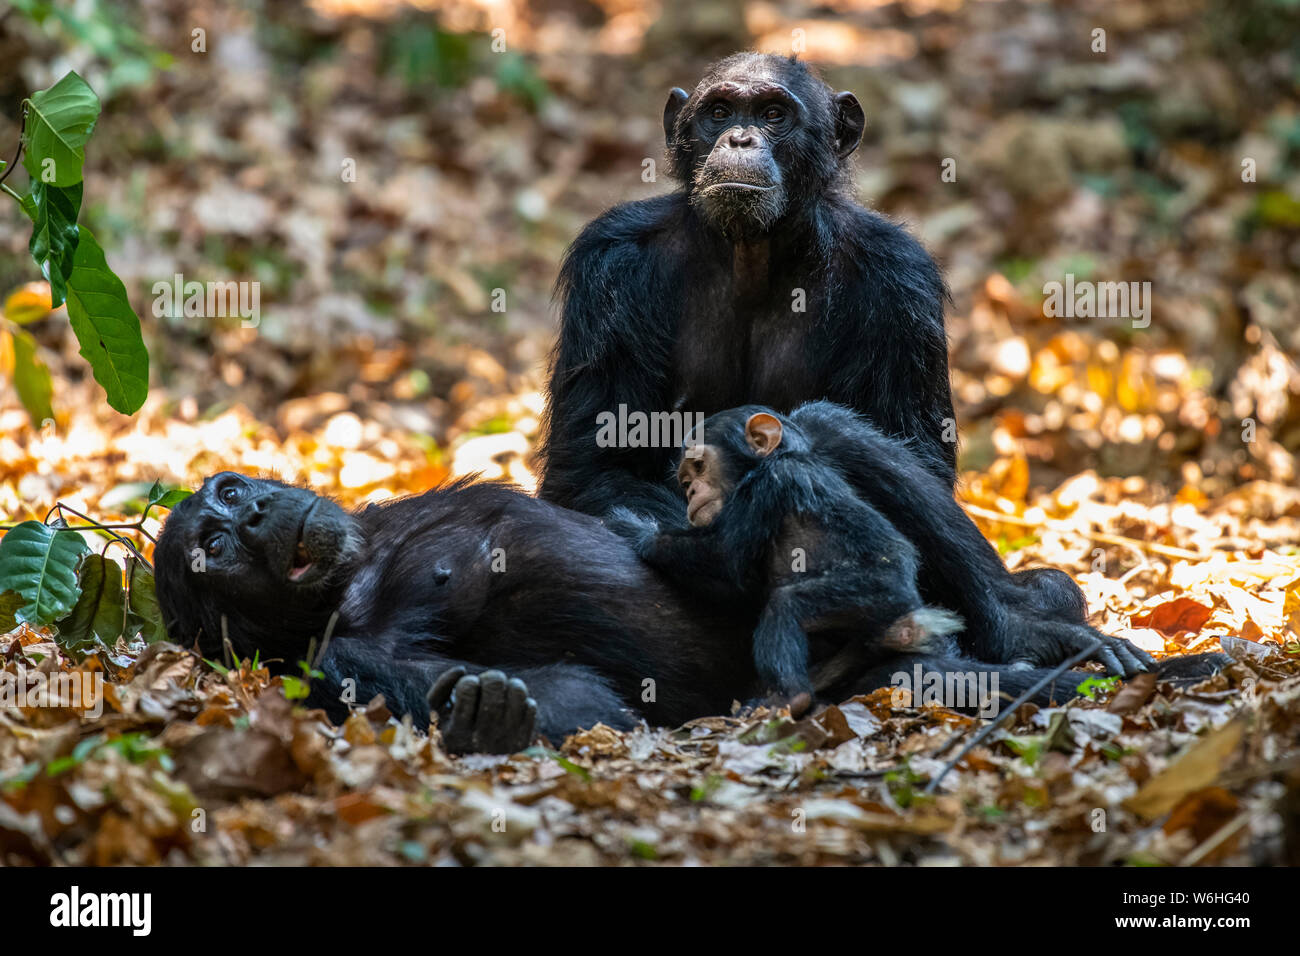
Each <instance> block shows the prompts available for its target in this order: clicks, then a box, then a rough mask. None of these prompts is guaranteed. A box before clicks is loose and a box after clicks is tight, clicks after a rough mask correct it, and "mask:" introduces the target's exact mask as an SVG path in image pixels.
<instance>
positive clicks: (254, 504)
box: [244, 496, 271, 531]
mask: <svg viewBox="0 0 1300 956" xmlns="http://www.w3.org/2000/svg"><path fill="white" fill-rule="evenodd" d="M270 510H271V499H270V498H269V497H266V496H263V497H261V498H254V499H253V500H252V501H250V502H249V503H248V504H247V505H246V506H245V508H244V527H245V528H247V529H248V530H249V531H252V530H253V529H254V528H256V527H257V526H258V525H259V524H261V523H262V518H263V516H265V515H266V513H267V512H268V511H270Z"/></svg>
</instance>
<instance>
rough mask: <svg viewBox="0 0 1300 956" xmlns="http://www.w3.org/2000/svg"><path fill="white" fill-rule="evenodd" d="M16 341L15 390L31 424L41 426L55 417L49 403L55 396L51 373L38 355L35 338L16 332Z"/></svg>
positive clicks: (19, 330) (52, 407) (16, 330)
mask: <svg viewBox="0 0 1300 956" xmlns="http://www.w3.org/2000/svg"><path fill="white" fill-rule="evenodd" d="M13 338H14V389H15V390H16V391H17V392H18V400H19V401H20V402H22V403H23V408H25V409H27V414H28V415H29V416H30V417H31V420H32V424H34V425H36V426H37V427H40V424H41V422H43V421H45V420H46V419H47V418H53V417H54V406H53V405H51V404H50V398H51V397H52V396H53V395H54V384H53V382H51V380H50V370H49V368H47V367H46V365H45V363H44V362H42V361H41V360H40V358H39V357H38V356H37V354H36V340H35V339H34V338H32V337H31V336H30V335H28V334H27V333H26V332H24V331H22V330H21V329H14V330H13Z"/></svg>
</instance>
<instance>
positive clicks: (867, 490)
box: [791, 402, 1151, 676]
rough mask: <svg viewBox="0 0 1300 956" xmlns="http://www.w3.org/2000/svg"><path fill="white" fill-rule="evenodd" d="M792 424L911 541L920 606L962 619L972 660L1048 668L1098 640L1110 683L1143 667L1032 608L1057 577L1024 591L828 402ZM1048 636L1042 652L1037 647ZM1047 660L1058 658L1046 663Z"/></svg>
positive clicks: (933, 495)
mask: <svg viewBox="0 0 1300 956" xmlns="http://www.w3.org/2000/svg"><path fill="white" fill-rule="evenodd" d="M791 417H792V418H793V419H794V420H795V421H796V422H797V423H798V424H800V425H801V426H803V427H804V428H806V429H807V430H808V432H809V433H810V434H812V435H813V436H814V442H815V444H816V445H817V447H818V448H819V449H820V450H821V451H822V452H823V453H824V454H826V455H827V456H828V457H829V458H830V459H831V460H832V461H833V462H835V464H836V465H837V466H838V467H839V468H840V469H841V470H842V472H843V474H844V476H845V478H846V480H848V481H849V482H850V484H852V485H853V487H854V489H855V490H856V491H857V492H858V493H859V494H860V495H861V496H862V497H863V498H864V499H865V500H866V501H868V502H869V503H870V504H871V505H872V506H873V507H875V508H876V509H877V510H878V511H880V512H881V513H882V514H884V515H885V517H887V518H888V519H889V520H890V521H891V522H893V524H894V526H895V527H896V528H898V529H899V530H900V531H902V532H903V533H904V534H906V535H907V537H908V538H909V539H911V541H912V543H913V544H914V545H915V546H916V549H917V551H918V552H919V553H920V556H921V570H920V582H921V593H922V596H923V597H925V598H926V600H927V601H930V602H931V603H934V604H938V605H941V606H943V607H947V608H950V609H952V610H955V611H957V612H959V613H960V614H961V615H962V617H963V618H964V619H965V621H966V632H965V634H964V635H963V637H962V648H963V650H965V651H966V652H967V653H969V654H970V655H971V656H973V657H976V658H979V659H981V660H987V661H997V662H1005V663H1011V662H1013V661H1029V662H1034V663H1042V664H1054V663H1060V661H1062V660H1064V659H1065V658H1066V657H1068V656H1070V654H1072V653H1077V652H1078V651H1080V650H1083V648H1085V647H1087V646H1088V644H1089V643H1090V642H1091V641H1092V640H1094V639H1096V638H1098V637H1102V638H1103V639H1104V641H1103V646H1104V648H1105V649H1106V652H1107V653H1106V654H1105V655H1103V654H1098V659H1099V660H1104V661H1105V663H1106V665H1107V667H1109V668H1112V669H1114V670H1115V672H1116V673H1118V674H1120V675H1122V676H1129V675H1131V674H1135V673H1138V672H1140V671H1142V670H1145V669H1147V668H1148V667H1150V665H1151V659H1150V657H1149V656H1148V655H1147V654H1145V653H1144V652H1142V651H1141V650H1139V649H1138V648H1136V647H1134V646H1133V645H1132V644H1130V643H1129V642H1128V641H1125V640H1123V639H1121V638H1114V637H1106V636H1104V635H1102V634H1100V632H1098V631H1095V630H1093V629H1091V628H1088V627H1086V626H1084V625H1083V624H1082V623H1081V622H1080V623H1073V622H1069V623H1067V622H1066V621H1064V620H1062V619H1061V617H1060V616H1058V615H1057V614H1055V613H1049V611H1048V610H1047V609H1046V608H1045V607H1044V606H1043V604H1042V603H1040V602H1038V601H1036V598H1038V597H1039V596H1040V595H1042V594H1044V593H1046V594H1048V596H1049V597H1051V598H1052V600H1053V601H1054V602H1059V598H1060V591H1061V590H1062V589H1061V588H1060V584H1061V578H1062V577H1064V575H1063V574H1060V572H1058V573H1057V574H1058V575H1059V577H1054V576H1050V575H1049V576H1046V577H1043V576H1041V575H1039V576H1036V577H1034V578H1030V579H1028V580H1029V581H1030V582H1032V584H1031V586H1029V587H1021V586H1020V585H1019V584H1018V583H1017V582H1016V580H1014V579H1013V578H1012V576H1011V573H1010V572H1009V571H1007V568H1006V565H1005V564H1003V563H1002V558H1001V557H1000V556H999V555H998V553H997V551H996V550H995V549H994V548H993V546H992V545H991V544H990V543H989V542H988V541H987V540H986V539H985V537H984V535H983V534H981V533H980V530H979V528H978V527H976V526H975V523H974V522H973V521H971V519H970V517H969V516H968V515H967V514H966V512H965V511H963V510H962V507H961V505H959V504H958V503H957V501H956V499H954V498H953V496H952V489H951V488H949V487H948V486H947V484H946V483H945V482H943V481H941V480H940V479H938V478H936V477H935V476H934V475H933V474H931V473H930V472H929V471H928V470H927V469H926V468H925V467H924V466H923V464H922V463H921V461H920V460H919V459H918V458H917V457H916V454H915V453H914V452H913V451H912V450H911V449H910V448H909V447H908V446H907V444H906V443H905V442H902V441H899V440H898V439H896V438H891V437H889V436H887V435H884V434H882V433H881V432H880V431H878V430H877V429H876V428H874V427H872V426H871V425H870V424H869V423H868V422H867V421H866V420H865V419H863V418H861V417H860V416H858V415H855V414H854V413H853V412H851V411H850V410H848V409H846V408H843V407H841V406H838V405H834V404H832V403H829V402H813V403H810V404H808V405H804V406H801V407H800V408H799V409H797V410H796V411H795V412H794V414H793V415H792V416H791ZM1080 597H1081V595H1080ZM1064 603H1066V604H1068V603H1069V602H1068V601H1066V602H1064ZM1078 609H1079V605H1075V610H1076V612H1077V610H1078ZM1048 625H1060V627H1058V628H1052V627H1048ZM1044 632H1049V633H1047V634H1046V635H1045V634H1044ZM1045 636H1046V639H1047V643H1048V646H1045V647H1036V646H1035V645H1036V644H1037V643H1038V642H1039V641H1040V640H1043V639H1044V637H1045ZM1049 651H1050V652H1054V653H1058V654H1059V655H1060V656H1057V657H1055V658H1054V659H1053V658H1049V657H1048V656H1047V654H1048V652H1049Z"/></svg>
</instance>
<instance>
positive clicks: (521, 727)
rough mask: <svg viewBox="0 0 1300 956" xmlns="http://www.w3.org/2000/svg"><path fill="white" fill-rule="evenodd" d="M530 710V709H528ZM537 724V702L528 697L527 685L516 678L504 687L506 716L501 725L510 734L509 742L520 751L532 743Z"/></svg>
mask: <svg viewBox="0 0 1300 956" xmlns="http://www.w3.org/2000/svg"><path fill="white" fill-rule="evenodd" d="M530 708H531V709H530ZM536 724H537V701H535V700H533V699H532V698H531V697H529V696H528V685H527V684H525V683H524V682H523V681H521V680H520V679H519V678H518V677H515V678H512V679H511V681H510V683H508V684H507V685H506V716H505V721H504V722H503V725H504V726H505V727H506V728H507V729H508V731H509V732H510V739H511V742H513V743H516V744H517V745H518V746H516V747H514V748H513V749H514V750H522V749H523V748H524V747H527V746H528V745H529V744H531V743H532V742H533V728H534V727H535V726H536Z"/></svg>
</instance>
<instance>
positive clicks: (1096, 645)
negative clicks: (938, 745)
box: [925, 638, 1105, 793]
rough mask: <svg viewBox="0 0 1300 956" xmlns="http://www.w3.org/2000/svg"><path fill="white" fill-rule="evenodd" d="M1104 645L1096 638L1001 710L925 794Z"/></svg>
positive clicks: (939, 774) (935, 779) (947, 766)
mask: <svg viewBox="0 0 1300 956" xmlns="http://www.w3.org/2000/svg"><path fill="white" fill-rule="evenodd" d="M1104 644H1105V641H1104V640H1102V639H1101V638H1097V639H1096V640H1095V641H1093V642H1092V643H1091V644H1090V645H1089V646H1088V647H1086V648H1084V649H1083V650H1081V651H1080V652H1079V653H1078V654H1075V655H1074V656H1073V657H1071V658H1069V659H1068V660H1066V661H1064V662H1063V663H1061V664H1058V665H1057V666H1056V668H1055V669H1054V670H1053V671H1052V672H1051V673H1050V674H1048V675H1047V676H1046V677H1044V678H1043V679H1042V680H1040V681H1039V682H1038V683H1037V684H1034V685H1033V686H1032V687H1030V688H1029V689H1028V690H1027V691H1025V692H1024V693H1023V694H1021V695H1020V696H1019V697H1017V698H1016V699H1015V700H1013V701H1012V702H1011V703H1010V704H1009V705H1008V706H1007V707H1005V708H1003V710H1002V713H1001V714H999V715H998V716H997V717H996V718H995V719H994V720H993V721H992V722H991V723H989V724H987V725H985V727H984V728H983V729H981V730H980V732H979V733H977V734H976V735H975V736H974V737H972V738H971V740H970V743H968V744H967V745H966V746H965V747H962V748H961V750H960V751H958V753H957V756H955V757H953V758H952V759H951V760H949V761H948V762H947V763H946V764H945V765H944V768H943V769H942V770H941V771H939V773H938V775H936V776H935V777H934V778H933V779H931V780H930V782H929V783H928V784H927V785H926V788H925V792H926V793H934V791H935V788H936V787H938V786H939V781H940V780H942V779H943V778H944V777H946V776H948V771H950V770H952V768H953V767H955V766H957V764H959V763H961V761H962V758H963V757H965V756H966V755H967V754H968V753H970V752H971V751H972V750H974V749H975V748H976V747H977V746H979V744H980V742H981V741H983V740H984V739H985V738H986V737H988V735H989V734H991V733H993V731H994V730H996V729H997V728H998V726H999V725H1000V724H1001V723H1002V722H1003V721H1004V720H1006V719H1007V718H1008V717H1010V716H1012V715H1013V714H1015V712H1016V708H1018V707H1019V706H1020V705H1021V704H1023V703H1025V702H1026V701H1028V700H1029V699H1030V698H1031V697H1033V696H1034V695H1035V694H1037V693H1038V692H1039V691H1040V690H1042V689H1043V688H1044V687H1046V686H1047V685H1048V684H1050V683H1052V682H1053V681H1055V680H1056V679H1057V678H1058V677H1060V676H1061V675H1062V674H1064V673H1065V672H1066V671H1068V670H1069V669H1070V668H1071V667H1073V666H1074V665H1075V664H1078V663H1080V662H1081V661H1085V660H1087V659H1088V658H1090V657H1091V656H1092V655H1093V654H1095V653H1097V651H1099V650H1101V648H1102V646H1103V645H1104ZM955 739H956V738H954V740H955ZM948 746H951V744H949V745H948ZM947 749H948V748H947V747H945V748H944V749H943V750H941V751H939V753H944V752H946V751H947Z"/></svg>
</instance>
